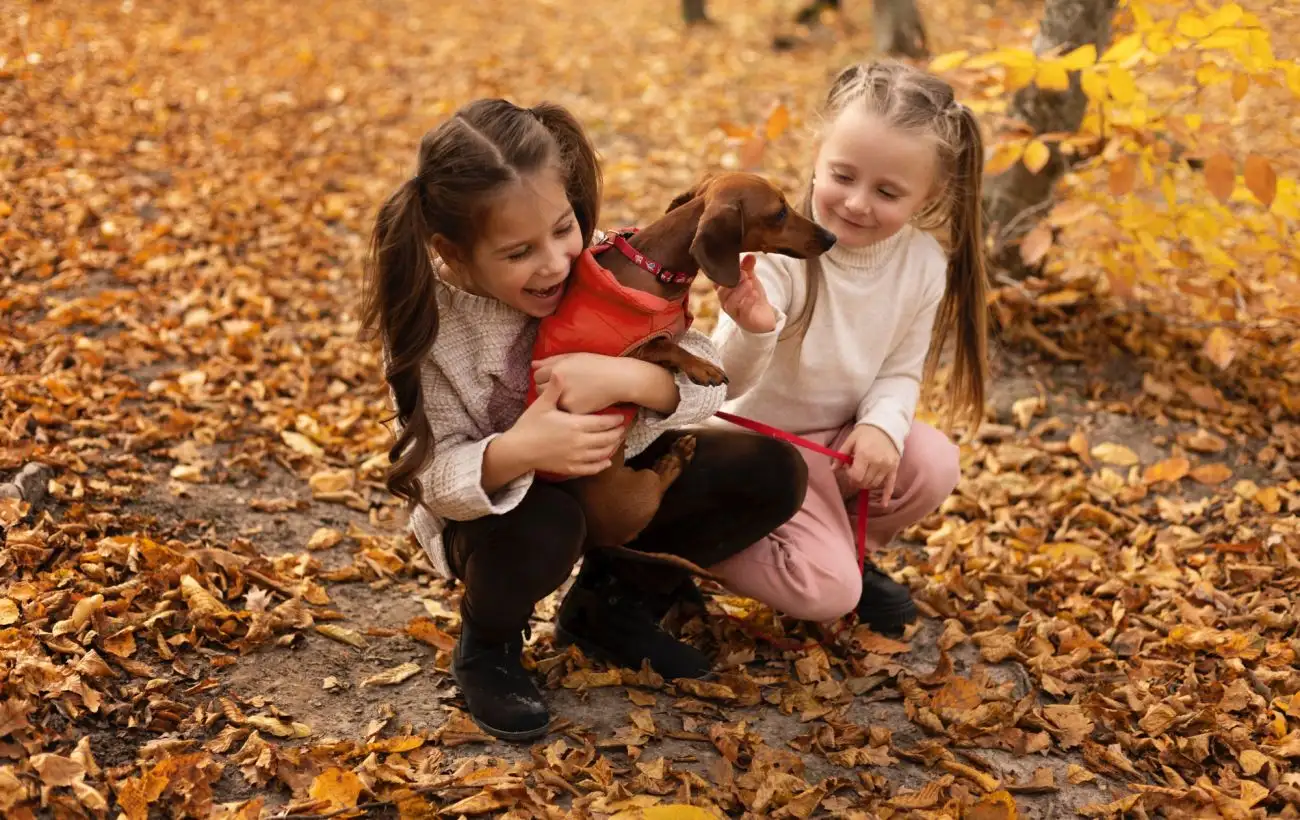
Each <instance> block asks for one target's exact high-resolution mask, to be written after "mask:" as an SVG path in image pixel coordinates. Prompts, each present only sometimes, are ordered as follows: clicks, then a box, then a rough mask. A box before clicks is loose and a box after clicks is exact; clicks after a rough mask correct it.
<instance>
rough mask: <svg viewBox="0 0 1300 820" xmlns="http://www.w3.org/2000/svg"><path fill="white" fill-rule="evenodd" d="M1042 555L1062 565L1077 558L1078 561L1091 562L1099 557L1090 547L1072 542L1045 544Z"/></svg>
mask: <svg viewBox="0 0 1300 820" xmlns="http://www.w3.org/2000/svg"><path fill="white" fill-rule="evenodd" d="M1042 553H1043V555H1046V556H1047V557H1048V558H1050V559H1052V561H1054V562H1057V563H1064V562H1066V561H1069V560H1070V559H1072V558H1077V559H1079V560H1080V561H1093V560H1095V559H1097V558H1099V557H1100V556H1099V555H1098V554H1097V551H1096V550H1095V549H1093V548H1092V547H1089V546H1087V545H1086V544H1076V543H1074V542H1072V541H1061V542H1059V543H1056V544H1047V545H1046V546H1044V547H1043V548H1042Z"/></svg>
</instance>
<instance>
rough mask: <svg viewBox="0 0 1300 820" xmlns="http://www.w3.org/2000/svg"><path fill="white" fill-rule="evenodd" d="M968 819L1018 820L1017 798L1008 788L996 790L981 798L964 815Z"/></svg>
mask: <svg viewBox="0 0 1300 820" xmlns="http://www.w3.org/2000/svg"><path fill="white" fill-rule="evenodd" d="M962 816H963V817H964V818H965V819H966V820H1016V818H1017V817H1019V816H1020V815H1019V814H1017V813H1016V800H1015V798H1014V797H1012V796H1011V794H1010V793H1009V792H1007V791H1006V790H999V791H995V792H993V793H991V794H986V795H985V796H984V797H982V798H980V800H979V801H978V802H976V803H975V805H973V806H971V807H970V809H969V810H968V811H967V812H966V813H965V814H964V815H962Z"/></svg>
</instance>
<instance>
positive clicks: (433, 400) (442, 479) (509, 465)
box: [420, 356, 533, 521]
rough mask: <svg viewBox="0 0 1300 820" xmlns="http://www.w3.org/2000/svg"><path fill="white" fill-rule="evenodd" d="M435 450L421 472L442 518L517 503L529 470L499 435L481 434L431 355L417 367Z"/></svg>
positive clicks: (494, 511) (469, 516)
mask: <svg viewBox="0 0 1300 820" xmlns="http://www.w3.org/2000/svg"><path fill="white" fill-rule="evenodd" d="M420 380H421V384H422V387H423V389H424V411H425V414H426V415H427V416H428V418H429V426H430V428H431V429H432V430H433V434H434V443H433V452H432V453H430V454H429V455H430V458H429V460H428V462H427V463H426V465H425V468H424V472H423V473H422V474H421V476H420V483H421V486H422V488H423V490H424V501H425V503H426V504H427V505H428V506H429V509H430V511H431V512H432V513H433V514H434V515H436V516H439V517H441V518H448V519H451V520H455V521H470V520H473V519H475V518H482V517H483V516H485V515H500V514H501V513H505V512H509V511H510V510H512V509H514V508H515V507H516V506H518V505H519V502H520V501H522V500H523V498H524V495H525V494H526V493H527V492H528V488H529V487H531V486H532V483H533V472H532V470H530V469H527V468H526V467H525V466H524V464H523V460H522V457H523V455H525V454H520V453H515V452H513V451H512V448H511V447H510V441H509V439H505V440H504V441H503V437H502V434H500V433H492V434H489V435H487V436H482V435H481V434H480V432H479V430H478V427H477V425H476V424H475V423H474V420H473V419H472V418H471V417H470V415H469V411H468V410H466V408H465V405H464V403H463V402H462V401H461V398H460V395H459V394H458V393H457V392H456V389H455V388H454V387H453V386H452V384H451V381H450V380H449V379H448V378H447V376H446V374H445V373H443V371H442V368H441V367H439V366H438V364H437V363H436V362H435V361H434V359H433V357H432V356H430V357H429V358H428V359H426V360H425V363H424V366H423V368H422V369H421V371H420Z"/></svg>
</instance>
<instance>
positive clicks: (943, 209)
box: [782, 62, 988, 425]
mask: <svg viewBox="0 0 1300 820" xmlns="http://www.w3.org/2000/svg"><path fill="white" fill-rule="evenodd" d="M851 105H861V106H863V107H864V108H865V109H866V111H867V112H869V113H871V114H873V115H875V116H877V117H880V118H881V120H883V121H884V122H885V123H886V124H888V125H889V126H891V127H893V128H897V129H898V130H900V131H908V132H913V133H924V134H929V135H930V136H932V137H933V138H934V141H935V146H936V149H937V150H938V152H939V157H938V159H939V180H938V182H939V184H940V185H941V186H942V188H941V192H940V194H939V195H938V196H935V197H933V198H932V199H930V200H929V201H928V202H927V203H926V204H925V206H924V207H922V209H921V210H920V211H918V212H917V214H916V215H915V216H914V217H913V221H914V223H915V225H916V227H917V228H919V229H921V230H925V231H936V230H939V229H941V228H946V229H947V232H948V239H949V245H950V252H949V259H948V282H947V288H946V289H945V291H944V296H943V301H942V302H941V303H940V305H939V313H938V316H936V317H935V323H934V333H933V335H932V337H931V343H930V350H929V353H928V354H927V356H926V360H925V379H926V380H927V381H928V380H930V379H931V378H932V377H933V376H934V372H935V370H936V369H937V367H938V364H939V359H940V357H941V356H942V354H943V349H944V347H945V346H946V344H947V343H948V341H949V338H950V337H953V338H954V340H955V348H956V349H955V351H954V362H953V371H952V375H951V377H950V378H949V379H948V400H949V402H948V406H949V414H950V418H951V417H966V416H969V417H970V419H969V420H970V421H971V423H972V424H973V425H978V424H979V422H980V420H981V419H982V417H983V415H984V391H985V385H986V383H987V382H988V307H987V299H988V273H987V270H986V266H985V258H984V213H983V202H982V197H983V190H982V187H983V179H984V140H983V137H982V136H981V134H980V127H979V121H978V120H976V118H975V114H974V113H973V112H972V111H971V110H970V109H969V108H967V107H966V106H964V105H962V104H961V103H959V102H957V100H956V97H955V95H954V93H953V89H952V86H950V85H949V84H948V83H946V82H944V81H943V80H941V79H939V78H938V77H936V76H934V75H932V74H928V73H926V72H924V71H921V70H920V69H917V68H913V67H911V66H909V65H906V64H904V63H898V62H877V63H860V64H858V65H854V66H850V67H849V68H846V69H844V70H843V71H841V72H840V73H839V76H837V77H836V78H835V81H834V82H833V83H831V88H830V91H829V92H827V94H826V99H825V101H824V103H823V104H822V108H821V115H822V118H823V122H825V123H826V124H828V125H829V124H830V123H833V122H835V120H836V118H838V117H839V115H840V114H841V113H842V112H843V111H844V110H845V109H846V108H848V107H849V106H851ZM812 192H813V180H812V178H811V176H810V178H809V180H808V184H807V187H806V188H805V193H804V198H803V202H802V203H801V204H800V210H801V211H802V213H803V215H804V216H807V217H811V216H812ZM804 264H805V269H806V270H807V276H808V288H807V290H808V297H807V301H806V302H805V304H804V307H803V310H802V311H801V312H800V314H799V315H798V316H797V317H795V319H794V320H793V321H792V322H791V323H790V325H789V326H788V327H787V329H786V330H785V331H783V333H782V337H783V338H789V337H791V336H798V337H799V338H800V339H802V337H803V335H804V334H805V333H806V332H807V330H808V323H809V321H811V319H812V313H813V310H814V308H815V307H816V303H817V294H818V292H819V291H820V290H821V283H822V268H821V263H820V261H819V260H818V259H809V260H807V261H806V262H805V263H804Z"/></svg>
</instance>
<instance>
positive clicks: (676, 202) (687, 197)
mask: <svg viewBox="0 0 1300 820" xmlns="http://www.w3.org/2000/svg"><path fill="white" fill-rule="evenodd" d="M713 177H714V175H713V174H705V175H704V176H703V177H701V178H700V181H699V182H697V183H695V184H694V185H692V186H691V188H690V190H688V191H685V192H684V193H680V194H678V195H677V196H675V197H673V201H672V202H669V203H668V210H667V211H664V213H668V212H669V211H675V210H677V209H678V208H680V207H682V206H683V205H685V204H686V203H687V202H690V201H691V200H692V199H695V197H697V196H699V195H700V192H701V191H703V190H704V189H705V187H707V186H708V184H709V183H710V182H711V181H713Z"/></svg>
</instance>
